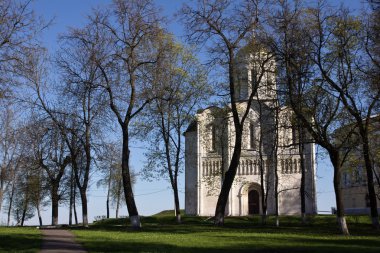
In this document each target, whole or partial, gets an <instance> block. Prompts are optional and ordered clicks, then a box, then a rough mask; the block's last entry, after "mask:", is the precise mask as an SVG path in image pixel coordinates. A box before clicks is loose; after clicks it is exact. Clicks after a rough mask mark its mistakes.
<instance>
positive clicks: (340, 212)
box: [329, 151, 350, 235]
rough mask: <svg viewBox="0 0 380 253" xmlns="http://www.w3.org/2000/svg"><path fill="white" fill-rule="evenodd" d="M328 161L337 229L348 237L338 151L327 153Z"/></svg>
mask: <svg viewBox="0 0 380 253" xmlns="http://www.w3.org/2000/svg"><path fill="white" fill-rule="evenodd" d="M329 156H330V160H331V162H332V165H333V167H334V190H335V201H336V216H337V223H338V226H339V229H340V231H341V233H342V234H343V235H350V233H349V231H348V227H347V223H346V217H345V216H344V204H343V196H342V190H341V187H340V179H341V161H340V154H339V152H338V151H329Z"/></svg>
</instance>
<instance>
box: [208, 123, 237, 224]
mask: <svg viewBox="0 0 380 253" xmlns="http://www.w3.org/2000/svg"><path fill="white" fill-rule="evenodd" d="M235 129H236V137H235V147H234V152H233V154H232V159H231V163H230V166H229V168H228V170H227V171H226V173H225V176H224V181H223V184H222V189H221V190H220V194H219V197H218V202H217V204H216V209H215V221H214V223H215V225H217V226H223V225H224V215H225V210H226V205H227V201H228V195H229V193H230V190H231V186H232V183H233V182H234V179H235V175H236V170H237V168H238V166H239V163H240V154H241V144H242V143H241V142H242V130H243V128H242V127H241V126H236V125H235Z"/></svg>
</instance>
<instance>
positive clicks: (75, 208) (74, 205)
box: [73, 185, 78, 225]
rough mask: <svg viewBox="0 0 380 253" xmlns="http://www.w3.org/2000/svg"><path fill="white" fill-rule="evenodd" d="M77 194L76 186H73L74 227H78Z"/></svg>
mask: <svg viewBox="0 0 380 253" xmlns="http://www.w3.org/2000/svg"><path fill="white" fill-rule="evenodd" d="M76 196H77V193H76V185H74V194H73V208H74V219H75V225H78V215H77V204H76V199H77V197H76Z"/></svg>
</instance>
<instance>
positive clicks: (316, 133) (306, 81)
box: [272, 2, 354, 235]
mask: <svg viewBox="0 0 380 253" xmlns="http://www.w3.org/2000/svg"><path fill="white" fill-rule="evenodd" d="M277 7H278V9H277V12H275V19H276V23H275V25H274V29H275V34H276V35H275V37H276V38H275V39H274V40H273V41H272V47H273V50H274V51H275V52H276V57H277V60H278V62H279V63H280V65H281V68H282V71H281V77H282V81H283V83H284V84H285V86H286V89H287V97H288V101H289V104H290V105H291V107H292V109H293V111H294V113H295V115H296V117H297V119H298V120H300V122H301V124H302V126H304V127H305V128H306V129H307V131H308V132H309V133H310V135H311V136H312V138H313V139H314V141H315V142H316V143H317V144H319V145H321V146H322V147H323V148H325V149H326V150H327V152H328V154H329V157H330V160H331V163H332V165H333V168H334V180H333V181H334V189H335V197H336V205H337V221H338V224H339V228H340V230H341V232H342V233H343V234H346V235H347V234H349V232H348V228H347V224H346V220H345V216H344V206H343V199H342V192H341V186H340V181H341V167H342V164H343V162H344V160H345V158H346V157H347V155H348V152H349V151H350V149H349V148H348V147H349V145H348V144H349V140H350V137H351V136H352V134H353V132H354V128H353V127H348V128H347V129H345V130H346V131H341V132H340V133H339V134H338V133H336V130H337V129H339V128H340V127H341V126H344V125H346V124H347V123H348V122H349V118H350V117H348V112H347V110H345V108H344V105H343V103H342V100H341V98H340V96H339V95H338V94H337V93H336V92H334V90H332V89H330V88H329V86H328V84H327V83H326V82H325V81H324V80H323V79H321V77H320V76H319V75H318V71H316V68H315V67H316V66H315V65H313V64H312V59H311V58H310V57H311V55H312V54H311V49H312V45H311V41H310V40H305V39H304V36H305V34H308V31H309V30H310V26H309V25H310V24H309V23H308V22H306V20H311V17H309V16H308V15H306V13H308V14H310V13H313V14H317V15H318V14H322V13H320V12H319V11H318V10H317V9H314V10H311V9H308V12H302V11H301V10H302V8H299V7H300V6H299V5H297V3H296V4H295V5H293V6H292V5H291V4H290V3H289V2H281V3H280V4H279V5H278V6H277ZM303 10H304V9H303ZM303 15H304V16H303Z"/></svg>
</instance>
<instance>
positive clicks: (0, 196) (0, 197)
mask: <svg viewBox="0 0 380 253" xmlns="http://www.w3.org/2000/svg"><path fill="white" fill-rule="evenodd" d="M3 196H4V190H3V187H2V186H0V213H1V208H2V207H3Z"/></svg>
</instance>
